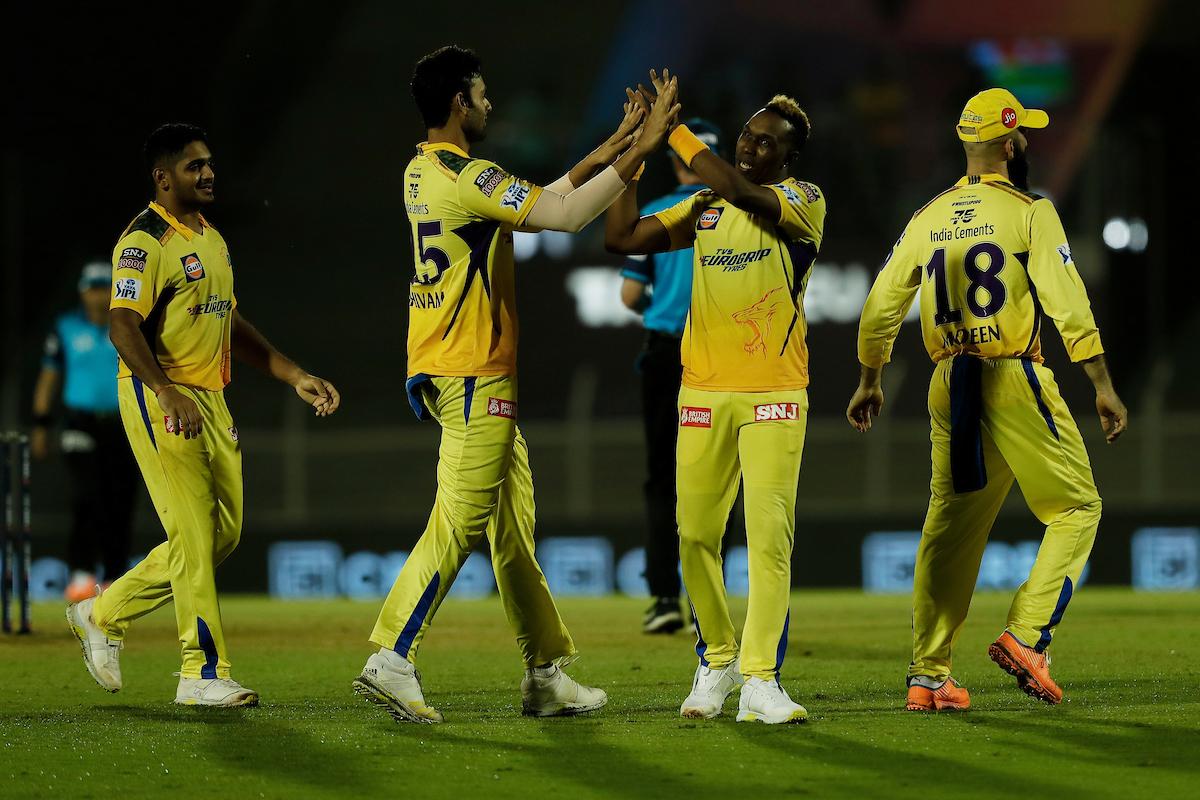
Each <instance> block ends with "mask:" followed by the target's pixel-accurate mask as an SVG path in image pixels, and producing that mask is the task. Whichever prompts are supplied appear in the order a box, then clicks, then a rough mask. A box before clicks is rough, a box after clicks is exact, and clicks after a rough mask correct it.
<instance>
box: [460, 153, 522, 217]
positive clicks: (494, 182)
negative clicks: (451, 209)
mask: <svg viewBox="0 0 1200 800" xmlns="http://www.w3.org/2000/svg"><path fill="white" fill-rule="evenodd" d="M541 193H542V187H540V186H536V185H534V184H532V183H530V182H529V181H525V180H522V179H520V178H518V177H517V176H515V175H510V174H508V173H507V172H505V171H504V170H502V169H500V167H499V166H497V165H496V164H493V163H492V162H490V161H486V160H484V159H474V160H472V161H469V162H467V165H466V166H465V167H463V170H462V172H460V173H459V174H458V201H459V203H460V204H461V205H462V206H463V208H465V209H467V210H468V211H470V212H471V213H472V214H477V215H479V216H480V217H482V218H483V219H491V220H496V221H497V222H503V223H505V224H506V225H512V226H513V227H517V226H520V225H524V224H525V218H526V217H528V216H529V212H530V210H531V209H532V208H533V204H534V203H535V202H537V199H538V195H540V194H541Z"/></svg>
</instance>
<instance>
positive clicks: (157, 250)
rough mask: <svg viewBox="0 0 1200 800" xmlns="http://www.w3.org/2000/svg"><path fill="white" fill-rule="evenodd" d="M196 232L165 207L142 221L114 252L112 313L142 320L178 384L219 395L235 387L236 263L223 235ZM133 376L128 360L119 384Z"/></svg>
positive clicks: (161, 360)
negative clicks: (125, 313)
mask: <svg viewBox="0 0 1200 800" xmlns="http://www.w3.org/2000/svg"><path fill="white" fill-rule="evenodd" d="M200 223H201V226H202V230H203V232H202V233H196V232H195V231H193V230H192V229H191V228H189V227H188V226H186V225H184V224H183V223H182V222H180V221H179V220H177V219H176V218H175V217H174V216H172V215H171V213H170V212H169V211H167V210H166V209H165V208H163V207H162V206H161V205H159V204H158V203H151V204H150V207H149V208H147V209H146V210H145V211H143V212H142V213H141V214H139V215H138V216H137V217H136V218H135V219H134V220H133V222H131V223H130V224H129V227H128V228H126V229H125V232H124V233H122V234H121V238H120V239H119V240H118V242H117V246H116V247H115V248H113V254H112V265H113V286H112V290H113V293H112V299H111V300H110V301H109V307H110V308H128V309H132V310H133V311H136V312H137V313H138V315H140V316H141V317H142V325H141V329H142V333H143V335H144V336H145V337H146V343H147V344H148V345H149V346H150V350H151V352H153V353H154V357H155V358H156V359H157V360H158V365H159V367H161V368H162V371H163V373H164V374H165V375H166V376H167V378H169V379H170V380H171V381H172V382H174V383H179V384H183V385H185V386H193V387H196V388H199V389H207V390H209V391H220V390H221V389H223V388H225V386H226V385H227V384H228V383H229V381H230V377H231V376H230V358H229V356H230V334H231V332H232V328H233V310H234V309H235V308H236V307H237V297H236V296H235V295H234V293H233V262H232V261H231V260H230V258H229V247H228V245H226V244H225V239H224V238H222V236H221V234H220V233H218V232H217V229H216V228H214V227H212V226H211V225H209V224H208V220H206V219H204V217H201V218H200ZM132 375H133V372H132V371H131V370H130V369H129V366H128V365H127V364H126V363H125V361H124V359H121V360H120V361H119V363H118V367H117V377H118V378H128V377H131V376H132Z"/></svg>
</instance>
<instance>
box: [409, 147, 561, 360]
mask: <svg viewBox="0 0 1200 800" xmlns="http://www.w3.org/2000/svg"><path fill="white" fill-rule="evenodd" d="M541 192H542V190H541V188H540V187H538V186H534V185H533V184H531V183H528V182H526V181H523V180H520V179H518V178H516V177H514V176H512V175H509V174H507V173H506V172H504V170H502V169H500V167H498V166H497V165H496V164H493V163H492V162H490V161H485V160H483V159H477V158H471V157H470V156H468V155H467V154H466V153H464V152H463V151H462V150H460V149H459V148H457V147H455V146H454V145H451V144H445V143H438V144H432V145H431V144H427V143H422V144H421V145H419V146H418V149H417V155H416V157H415V158H413V160H412V161H410V162H408V166H407V167H405V169H404V200H405V203H404V206H405V209H406V210H407V211H408V219H409V223H410V224H411V225H412V240H413V246H414V248H415V249H416V256H415V259H414V263H415V274H414V276H413V279H412V281H411V284H410V286H409V294H408V376H409V377H410V378H412V377H414V376H417V375H441V376H483V375H512V374H514V373H515V372H516V364H517V304H516V291H515V286H514V276H513V239H512V232H513V228H515V227H519V226H520V225H522V224H523V223H524V222H525V218H526V217H527V216H528V215H529V211H530V209H532V208H533V204H534V203H535V202H536V201H537V198H538V195H540V194H541Z"/></svg>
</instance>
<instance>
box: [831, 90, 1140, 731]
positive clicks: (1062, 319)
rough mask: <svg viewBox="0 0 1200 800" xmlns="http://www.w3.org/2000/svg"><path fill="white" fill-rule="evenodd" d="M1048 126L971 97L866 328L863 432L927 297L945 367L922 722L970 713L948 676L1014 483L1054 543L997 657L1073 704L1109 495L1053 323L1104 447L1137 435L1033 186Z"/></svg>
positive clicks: (1001, 103) (922, 630)
mask: <svg viewBox="0 0 1200 800" xmlns="http://www.w3.org/2000/svg"><path fill="white" fill-rule="evenodd" d="M1049 121H1050V120H1049V117H1048V116H1047V115H1046V112H1044V111H1039V110H1037V109H1026V108H1025V107H1024V106H1022V105H1021V103H1020V102H1018V100H1017V98H1016V97H1014V96H1013V95H1012V93H1010V92H1008V91H1007V90H1005V89H988V90H987V91H984V92H981V93H979V94H977V95H975V96H974V97H972V98H971V99H970V100H969V101H967V105H966V107H965V108H964V109H963V112H962V116H961V118H960V119H959V123H958V126H957V131H958V138H959V139H960V140H962V142H963V147H964V149H965V150H966V158H967V172H966V175H964V176H963V177H962V178H961V179H960V180H959V181H958V182H957V183H955V184H954V185H953V186H951V187H950V188H949V189H946V190H945V191H944V192H942V193H941V194H939V195H937V196H936V197H935V198H933V199H932V200H931V201H929V203H927V204H926V205H925V206H924V207H922V208H921V209H920V210H919V211H917V213H916V214H914V215H913V217H912V220H911V221H910V222H909V223H908V227H906V228H905V230H904V233H903V234H902V235H901V237H900V240H899V241H898V242H897V243H896V245H895V247H894V248H893V250H892V252H891V254H890V255H889V256H888V258H887V261H886V262H885V263H884V266H883V270H882V272H880V274H879V276H878V277H877V278H876V280H875V285H874V287H873V288H872V289H871V293H870V295H869V296H868V298H867V302H866V306H865V308H863V313H862V320H861V322H860V324H859V336H858V358H859V361H860V362H861V364H862V376H861V380H860V383H859V387H858V389H857V391H856V392H855V393H854V396H853V397H852V398H851V400H850V405H849V407H848V409H847V411H846V415H847V417H848V418H849V420H850V423H851V425H853V426H854V427H855V428H856V429H858V430H859V431H866V430H868V429H869V428H870V427H871V418H872V416H876V415H878V414H879V412H880V410H881V409H882V407H883V390H882V389H881V388H880V374H881V372H882V370H883V366H884V364H886V363H887V362H888V360H889V358H890V357H891V352H892V343H893V341H894V340H895V338H896V334H897V332H898V331H899V329H900V323H901V320H903V319H904V315H905V313H906V312H907V311H908V309H909V307H910V306H911V305H912V302H913V298H914V296H915V295H916V293H917V290H918V289H920V290H921V292H920V295H921V305H920V309H921V332H922V335H923V336H924V339H925V347H926V349H927V350H928V351H929V355H930V357H931V358H932V359H933V361H934V362H935V364H936V367H935V369H934V372H933V378H932V380H931V382H930V385H929V413H930V427H931V434H930V438H931V441H932V443H933V477H932V480H931V481H930V499H929V511H928V513H927V515H926V517H925V527H924V530H923V532H922V535H921V543H920V546H919V548H918V550H917V564H916V574H915V576H914V586H913V658H912V663H911V664H910V665H909V669H908V687H909V688H908V700H907V707H908V709H909V710H911V711H934V710H942V709H965V708H967V707H968V706H969V705H970V697H969V695H968V693H967V690H966V689H964V688H962V687H961V686H959V685H958V684H957V682H956V681H955V680H954V679H953V678H952V677H951V675H950V671H951V656H952V651H953V648H954V642H955V640H956V639H957V638H958V634H959V632H960V631H961V630H962V625H963V621H964V620H965V619H966V616H967V608H968V607H969V606H970V603H971V594H972V592H973V591H974V587H975V581H976V578H977V576H978V574H979V564H980V560H981V559H982V557H983V550H984V546H985V545H986V544H987V538H988V533H989V532H990V531H991V527H992V523H993V521H994V520H995V518H996V514H997V512H998V511H999V510H1000V506H1001V504H1002V503H1003V502H1004V498H1005V497H1006V496H1007V495H1008V491H1009V489H1010V488H1011V487H1012V484H1013V480H1014V479H1015V480H1016V481H1018V482H1019V483H1020V484H1021V493H1022V494H1023V495H1024V496H1025V501H1026V502H1027V503H1028V504H1029V507H1030V509H1031V510H1032V511H1033V513H1034V515H1036V516H1037V518H1038V519H1039V520H1040V521H1041V522H1042V524H1044V525H1045V526H1046V532H1045V537H1044V538H1043V540H1042V545H1041V547H1040V548H1039V550H1038V556H1037V560H1036V561H1035V562H1034V565H1033V569H1032V570H1031V571H1030V574H1029V579H1028V580H1027V581H1025V583H1024V584H1022V585H1021V587H1020V589H1018V590H1017V594H1016V597H1015V598H1014V599H1013V602H1012V606H1011V608H1010V609H1009V612H1008V623H1007V625H1006V626H1005V630H1004V632H1003V633H1002V634H1001V635H1000V637H999V638H998V639H996V641H995V642H994V643H993V644H992V645H991V647H989V649H988V654H989V655H990V656H991V658H992V660H993V661H995V662H996V663H997V664H999V665H1000V667H1001V668H1003V669H1004V670H1005V671H1007V672H1008V673H1010V674H1011V675H1013V676H1015V677H1016V679H1017V684H1018V686H1019V687H1020V688H1021V689H1022V690H1023V691H1024V692H1025V693H1026V694H1028V695H1030V696H1032V697H1035V698H1038V699H1040V700H1044V701H1046V702H1047V703H1052V704H1053V703H1058V702H1060V701H1061V700H1062V690H1061V689H1059V687H1058V686H1057V685H1056V684H1055V682H1054V680H1053V679H1052V678H1051V677H1050V658H1049V655H1048V653H1047V651H1046V649H1047V647H1049V645H1050V642H1051V639H1052V637H1053V636H1054V630H1055V628H1056V627H1057V625H1058V624H1059V622H1060V621H1061V620H1062V617H1063V613H1064V612H1065V611H1066V609H1067V604H1068V603H1069V602H1070V601H1071V595H1072V593H1073V591H1074V587H1075V584H1076V582H1077V581H1078V580H1079V575H1080V573H1081V572H1082V571H1083V568H1084V565H1085V563H1086V562H1087V559H1088V554H1089V553H1090V552H1091V549H1092V542H1093V541H1094V540H1095V537H1096V526H1097V524H1098V523H1099V521H1100V495H1099V494H1098V493H1097V491H1096V484H1095V482H1094V480H1093V479H1092V469H1091V465H1090V463H1089V462H1088V455H1087V451H1086V450H1085V449H1084V446H1083V440H1082V439H1081V438H1080V435H1079V430H1078V429H1077V428H1076V427H1075V420H1074V419H1073V418H1072V416H1071V412H1070V411H1069V410H1068V408H1067V406H1066V404H1065V403H1064V402H1063V399H1062V397H1061V396H1060V395H1059V392H1058V387H1057V386H1056V385H1055V383H1054V375H1053V373H1052V372H1051V371H1050V369H1049V368H1048V367H1046V366H1045V365H1044V364H1043V358H1042V349H1041V343H1040V336H1041V332H1042V316H1043V315H1045V316H1048V317H1049V318H1050V319H1052V320H1053V321H1054V324H1055V325H1056V326H1057V327H1058V330H1059V333H1060V334H1061V335H1062V338H1063V342H1064V343H1065V344H1066V348H1067V353H1068V354H1069V356H1070V358H1071V360H1072V361H1074V362H1076V363H1078V364H1080V365H1081V366H1082V367H1083V370H1084V371H1085V372H1086V373H1087V376H1088V377H1089V378H1090V379H1091V381H1092V383H1093V384H1094V385H1095V388H1096V410H1097V412H1099V415H1100V422H1101V426H1102V427H1103V429H1104V432H1105V435H1106V437H1107V440H1108V441H1109V442H1112V441H1113V440H1115V439H1116V438H1117V437H1118V436H1120V435H1121V433H1122V432H1123V431H1124V430H1125V428H1126V424H1127V423H1126V411H1125V406H1124V404H1122V402H1121V400H1120V398H1119V397H1118V396H1117V393H1116V391H1115V390H1114V389H1113V385H1112V379H1111V378H1110V377H1109V372H1108V366H1107V365H1106V363H1105V361H1104V348H1103V347H1102V346H1101V344H1100V332H1099V330H1098V329H1097V328H1096V322H1095V320H1094V319H1093V317H1092V311H1091V307H1090V305H1089V303H1088V297H1087V292H1086V291H1085V289H1084V286H1083V282H1082V281H1081V280H1080V278H1079V273H1078V272H1077V271H1076V268H1075V262H1074V260H1073V258H1072V255H1071V247H1070V245H1069V244H1068V243H1067V237H1066V234H1065V233H1064V232H1063V227H1062V223H1061V222H1060V221H1059V218H1058V213H1057V212H1056V211H1055V209H1054V205H1053V204H1052V203H1051V202H1050V201H1049V200H1047V199H1045V198H1043V197H1039V196H1038V195H1036V194H1031V193H1030V192H1029V191H1028V184H1027V174H1028V162H1027V160H1026V155H1025V151H1026V146H1027V144H1028V143H1027V140H1026V138H1025V134H1024V129H1027V128H1044V127H1046V125H1047V124H1049Z"/></svg>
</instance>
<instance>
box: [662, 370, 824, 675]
mask: <svg viewBox="0 0 1200 800" xmlns="http://www.w3.org/2000/svg"><path fill="white" fill-rule="evenodd" d="M807 420H808V392H807V391H806V390H804V389H798V390H792V391H777V392H709V391H703V390H700V389H692V388H689V387H687V386H684V387H683V388H682V389H681V390H680V392H679V441H678V445H677V450H676V472H675V476H676V479H675V484H676V491H677V495H678V498H679V500H678V508H677V518H678V522H679V560H680V562H681V564H682V565H683V582H684V585H685V586H686V588H687V593H688V599H689V600H690V601H691V604H692V614H693V616H694V617H695V619H696V625H697V628H698V629H699V635H698V637H697V642H696V654H697V655H698V656H699V657H700V663H701V664H703V665H705V666H708V667H711V668H713V669H720V668H723V667H726V666H728V665H729V664H730V663H731V662H732V661H733V660H734V658H736V657H737V656H738V643H737V639H736V635H735V632H734V629H733V622H732V620H730V618H729V605H728V602H727V599H726V596H725V581H724V577H723V575H722V569H721V567H722V563H721V537H722V536H723V535H724V533H725V522H726V520H727V519H728V518H729V511H730V509H731V508H732V506H733V502H734V499H735V498H736V496H737V490H738V484H739V482H741V483H743V484H744V485H743V492H744V495H743V497H744V504H745V510H746V544H747V549H748V551H749V561H750V598H749V604H748V606H747V610H746V625H745V629H744V630H743V633H742V648H741V671H742V673H743V674H744V675H747V676H753V677H759V678H764V679H771V678H776V677H778V675H779V671H780V669H781V668H782V666H783V659H784V655H785V654H786V652H787V636H788V621H789V616H790V615H789V600H790V597H791V589H792V544H793V540H794V537H795V531H796V484H797V481H798V480H799V477H800V459H801V455H802V454H803V451H804V432H805V428H806V425H807Z"/></svg>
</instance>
